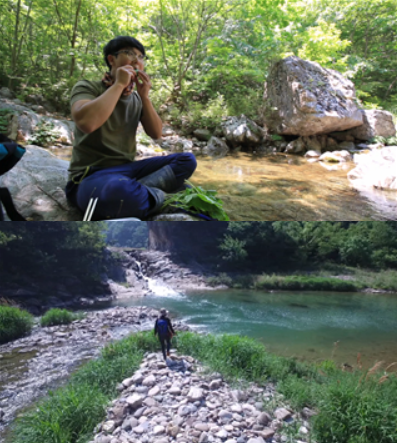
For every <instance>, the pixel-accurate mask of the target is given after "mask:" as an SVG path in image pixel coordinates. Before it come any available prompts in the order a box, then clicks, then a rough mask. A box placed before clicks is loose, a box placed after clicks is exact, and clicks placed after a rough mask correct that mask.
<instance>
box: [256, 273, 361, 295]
mask: <svg viewBox="0 0 397 443" xmlns="http://www.w3.org/2000/svg"><path fill="white" fill-rule="evenodd" d="M255 288H256V289H276V290H286V291H296V290H298V291H299V290H307V291H334V292H357V291H359V290H361V289H363V285H362V284H361V283H359V282H357V281H352V280H348V281H346V280H342V279H338V278H330V277H311V276H300V275H293V276H287V277H284V276H280V275H266V274H264V275H261V276H260V277H259V278H258V280H257V282H256V284H255Z"/></svg>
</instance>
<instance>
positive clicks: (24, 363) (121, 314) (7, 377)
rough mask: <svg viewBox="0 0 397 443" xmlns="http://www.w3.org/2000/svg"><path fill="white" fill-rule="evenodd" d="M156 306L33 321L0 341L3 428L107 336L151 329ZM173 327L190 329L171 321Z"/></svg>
mask: <svg viewBox="0 0 397 443" xmlns="http://www.w3.org/2000/svg"><path fill="white" fill-rule="evenodd" d="M157 315H158V311H157V310H155V309H152V308H148V307H140V308H120V307H116V308H110V309H106V310H102V311H96V312H90V313H87V314H86V316H85V318H83V319H81V320H76V321H74V322H73V323H72V324H70V325H60V326H51V327H43V328H41V327H39V326H36V327H35V328H34V330H33V331H32V334H31V335H29V336H27V337H24V338H21V339H18V340H14V341H12V342H10V343H6V344H4V345H0V365H1V372H0V441H1V433H2V431H4V430H5V429H6V428H7V427H8V425H9V424H10V423H11V422H12V421H13V420H14V418H15V417H16V415H17V414H18V412H19V411H21V410H22V409H24V408H26V407H27V406H29V405H30V404H31V403H32V402H33V401H36V400H37V399H39V398H41V397H43V396H45V395H46V393H47V392H48V390H49V389H53V388H56V387H57V386H59V385H60V384H61V383H62V382H63V381H64V380H66V379H67V377H68V376H69V375H70V374H71V373H72V372H73V371H74V370H75V369H76V368H77V367H78V366H79V365H80V364H82V363H83V362H86V361H88V360H90V359H92V358H96V357H98V355H99V353H100V350H101V349H102V348H103V347H104V346H105V345H106V344H108V343H109V342H110V341H113V340H118V339H121V338H123V337H125V336H126V335H128V334H130V333H133V332H138V331H147V330H151V329H152V328H153V325H154V320H155V318H157ZM174 327H175V329H176V330H179V331H181V330H187V329H189V328H188V327H187V326H186V325H184V324H182V323H181V322H174Z"/></svg>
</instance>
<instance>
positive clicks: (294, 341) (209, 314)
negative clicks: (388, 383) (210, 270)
mask: <svg viewBox="0 0 397 443" xmlns="http://www.w3.org/2000/svg"><path fill="white" fill-rule="evenodd" d="M142 303H143V304H145V305H148V306H152V307H155V308H161V307H163V306H164V307H166V308H167V309H168V310H170V312H171V316H172V317H173V318H178V319H181V320H184V321H186V322H187V323H189V325H191V326H192V327H194V328H195V329H197V330H199V331H206V332H213V333H232V334H239V335H246V336H249V337H253V338H255V339H257V340H260V341H261V342H262V343H264V344H265V345H266V347H267V349H268V350H269V351H272V352H275V353H277V354H279V355H285V356H294V357H297V358H298V359H302V360H310V361H321V360H325V359H330V358H334V359H335V360H336V361H337V363H338V364H343V363H348V364H350V365H352V366H354V365H355V364H356V360H357V354H358V353H360V354H361V361H362V363H363V366H364V367H369V366H372V365H373V364H374V363H375V362H376V361H385V366H386V365H388V364H391V363H393V362H397V294H391V295H384V294H376V295H372V294H351V293H346V294H344V293H342V294H341V293H337V294H335V293H314V292H309V293H304V292H300V293H296V292H294V293H286V292H280V293H266V292H258V291H247V290H244V291H240V290H233V291H230V290H228V291H205V292H203V291H201V292H200V291H196V292H189V293H186V294H172V293H170V292H168V293H167V295H166V296H164V295H157V296H154V295H151V296H147V297H145V299H143V301H139V300H119V301H117V302H116V304H118V305H122V306H127V305H128V306H131V305H140V304H142ZM337 342H339V343H338V345H337V346H335V343H337Z"/></svg>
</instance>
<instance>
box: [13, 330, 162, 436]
mask: <svg viewBox="0 0 397 443" xmlns="http://www.w3.org/2000/svg"><path fill="white" fill-rule="evenodd" d="M157 349H158V340H156V338H155V337H154V336H153V334H152V333H144V334H136V335H133V336H131V337H129V338H127V339H124V340H122V341H120V342H116V343H114V344H111V345H109V346H108V347H106V348H104V350H103V351H102V355H101V357H100V358H99V359H97V360H93V361H90V362H89V363H87V364H86V365H84V366H83V367H82V368H81V369H80V370H79V371H77V372H76V373H75V374H74V375H73V376H72V377H71V379H70V381H69V383H68V384H67V385H66V386H65V387H63V388H60V389H57V390H56V391H54V392H51V393H50V394H49V396H48V397H47V398H46V399H44V400H43V401H41V402H40V403H39V405H38V406H36V407H33V408H32V409H30V410H29V411H28V412H27V413H26V414H24V416H23V417H21V418H19V419H17V423H16V426H15V428H14V429H13V432H12V435H11V436H10V441H12V442H13V443H22V442H24V443H27V442H29V443H70V442H74V443H85V442H86V441H88V440H89V439H90V436H91V435H92V432H93V430H94V428H95V426H96V425H97V424H98V423H99V422H101V421H102V420H103V419H104V418H105V408H106V406H107V405H108V404H109V401H110V400H112V399H113V398H114V397H115V396H116V395H117V389H116V387H117V384H119V383H121V381H123V380H124V379H125V378H127V377H130V376H131V375H132V374H133V373H134V371H136V370H137V369H138V366H139V364H140V362H141V360H142V358H143V354H144V352H145V351H154V350H157Z"/></svg>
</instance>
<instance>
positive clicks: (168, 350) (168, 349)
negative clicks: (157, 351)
mask: <svg viewBox="0 0 397 443" xmlns="http://www.w3.org/2000/svg"><path fill="white" fill-rule="evenodd" d="M170 350H171V337H168V338H167V355H170Z"/></svg>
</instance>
